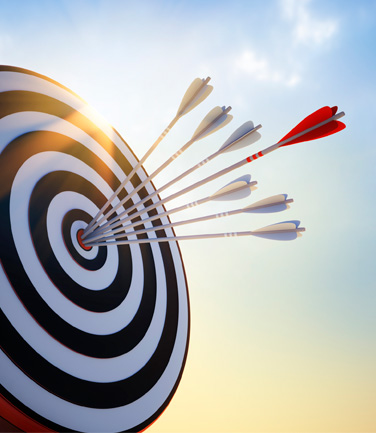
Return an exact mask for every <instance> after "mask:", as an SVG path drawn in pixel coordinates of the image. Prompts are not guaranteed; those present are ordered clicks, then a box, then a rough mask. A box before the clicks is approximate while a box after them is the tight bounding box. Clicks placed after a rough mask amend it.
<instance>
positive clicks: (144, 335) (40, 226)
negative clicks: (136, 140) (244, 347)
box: [0, 67, 189, 432]
mask: <svg viewBox="0 0 376 433" xmlns="http://www.w3.org/2000/svg"><path fill="white" fill-rule="evenodd" d="M136 163H137V160H136V158H135V156H134V154H133V153H132V151H131V150H130V149H129V147H128V146H127V144H126V143H125V142H124V141H123V140H122V139H121V138H120V136H119V135H118V134H117V133H116V131H114V130H113V129H112V128H111V127H109V126H108V125H107V124H106V123H105V122H104V121H103V120H102V119H100V118H99V116H98V115H96V114H95V113H94V112H93V111H92V110H91V109H90V108H89V107H88V106H87V104H86V103H85V102H83V101H82V100H81V99H80V98H79V97H78V96H76V95H75V94H73V93H72V92H70V91H69V90H68V89H66V88H64V87H63V86H61V85H59V84H58V83H56V82H53V81H52V80H49V79H47V78H45V77H43V76H40V75H38V74H35V73H33V72H30V71H26V70H22V69H18V68H12V67H0V177H1V180H0V192H1V193H0V223H1V229H0V233H1V238H0V258H1V266H0V287H1V290H0V305H1V312H0V322H1V324H0V326H1V330H2V331H1V337H0V346H1V350H0V378H1V388H0V394H1V396H2V397H4V398H5V399H6V400H8V401H9V402H10V403H11V404H12V405H13V406H15V407H16V408H17V409H18V410H19V412H20V416H23V415H24V416H27V417H31V418H32V419H34V420H35V421H36V422H38V423H39V424H41V425H43V426H45V427H46V428H48V429H50V430H55V431H61V430H71V431H82V432H94V431H102V432H103V431H109V432H110V431H111V432H119V431H136V430H141V429H144V428H145V427H147V426H148V425H149V424H150V423H152V422H153V421H154V420H155V419H156V418H157V417H158V416H159V415H160V414H161V412H162V411H163V410H164V409H165V407H166V406H167V404H168V403H169V401H170V400H171V398H172V396H173V394H174V392H175V390H176V388H177V385H178V383H179V381H180V378H181V374H182V371H183V368H184V363H185V359H186V355H187V348H188V337H189V303H188V295H187V287H186V280H185V274H184V267H183V263H182V259H181V255H180V251H179V249H178V246H177V244H176V243H174V242H169V243H166V242H164V243H160V244H157V243H151V244H142V245H131V246H126V245H123V246H108V247H94V248H92V249H90V250H85V249H83V248H82V247H81V246H80V244H79V242H78V240H77V232H78V231H79V230H80V229H82V228H84V227H85V226H86V224H88V222H89V221H90V220H91V219H92V218H93V217H94V216H95V214H96V213H97V212H98V210H99V209H100V208H101V207H102V206H103V204H104V203H105V202H106V200H107V199H108V198H109V197H110V196H111V194H112V193H113V191H114V190H115V189H116V188H117V187H118V185H119V183H120V181H122V180H123V179H124V178H125V176H126V174H127V173H129V172H130V171H131V169H132V167H133V166H134V165H135V164H136ZM145 178H146V173H145V172H144V170H143V169H140V170H138V172H137V175H135V176H134V178H133V179H132V182H130V183H128V185H127V187H126V188H127V191H128V192H130V191H132V189H133V188H134V187H135V185H137V184H139V183H140V182H141V181H143V180H144V179H145ZM152 191H153V185H151V184H149V185H148V186H147V187H146V188H144V189H142V190H141V191H140V192H139V194H137V195H135V196H134V197H132V199H133V200H134V201H135V202H137V201H138V200H139V199H140V198H143V197H145V196H146V195H147V194H149V193H150V192H152ZM125 194H126V192H125V191H123V192H122V193H121V194H120V195H119V199H122V198H123V197H125ZM117 203H118V200H114V202H113V204H114V205H115V204H117ZM132 203H133V201H132ZM132 203H130V202H128V203H125V206H124V207H121V208H119V209H118V210H117V212H118V213H120V212H122V211H124V209H126V208H128V207H129V206H130V205H131V204H132ZM149 204H150V202H146V203H145V206H148V205H149ZM161 211H162V208H161ZM153 212H156V211H153ZM147 217H148V215H146V216H145V217H144V218H147ZM164 218H165V217H164ZM161 222H162V223H167V222H168V221H167V220H165V221H164V219H163V218H162V219H161ZM141 223H142V221H141V222H140V224H141ZM156 223H158V221H157V222H154V224H156ZM159 223H160V222H159ZM148 224H150V223H145V226H146V227H147V226H149V227H150V225H148ZM169 230H170V229H168V230H166V232H165V233H163V232H158V235H159V236H165V235H166V234H167V235H168V236H169V235H170V236H172V235H173V233H172V231H169ZM141 236H156V234H155V233H150V234H149V235H141ZM0 415H1V416H3V417H4V418H6V414H3V413H0Z"/></svg>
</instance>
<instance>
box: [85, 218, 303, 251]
mask: <svg viewBox="0 0 376 433" xmlns="http://www.w3.org/2000/svg"><path fill="white" fill-rule="evenodd" d="M299 224H300V222H299V221H288V222H283V223H278V224H274V225H271V226H267V227H263V228H261V229H258V230H254V231H246V232H230V233H208V234H202V235H187V236H171V237H159V238H158V237H151V238H144V239H123V240H120V241H108V242H107V241H98V242H90V243H87V245H88V246H111V245H129V244H145V243H146V244H148V243H151V242H170V241H184V240H195V239H215V238H228V237H230V238H232V237H241V236H257V237H262V238H265V239H272V240H278V241H291V240H294V239H296V238H297V237H299V236H301V232H304V231H305V228H303V227H298V226H299Z"/></svg>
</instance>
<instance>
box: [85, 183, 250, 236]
mask: <svg viewBox="0 0 376 433" xmlns="http://www.w3.org/2000/svg"><path fill="white" fill-rule="evenodd" d="M256 185H257V182H256V181H253V182H251V176H250V175H245V176H242V177H240V178H238V179H235V180H234V181H232V182H230V183H229V184H228V185H225V186H224V187H222V188H221V189H219V190H218V191H216V192H215V193H214V194H212V195H209V196H207V197H204V198H201V199H199V200H195V201H192V202H190V203H187V204H184V205H182V206H179V207H176V208H174V209H171V210H169V211H166V212H163V213H158V214H157V215H154V216H151V217H149V218H145V219H142V220H141V221H136V222H133V223H131V222H129V220H127V221H121V224H120V225H121V227H119V228H115V226H114V227H112V226H110V227H105V228H102V227H100V228H99V229H98V230H96V231H95V233H91V234H90V235H89V236H88V237H87V238H86V239H85V240H84V243H85V242H86V241H87V242H90V241H92V240H97V239H101V238H103V237H105V236H109V235H114V234H117V233H120V232H124V230H128V229H131V228H133V227H136V226H138V225H140V224H146V223H148V222H151V221H154V220H156V219H160V218H163V217H164V216H167V215H172V214H174V213H177V212H180V211H183V210H186V209H190V208H192V207H196V206H199V205H201V204H204V203H207V202H209V201H217V200H238V199H241V198H245V197H248V196H249V195H250V194H251V192H252V191H254V190H255V189H257V187H256ZM159 204H161V203H159ZM138 216H139V215H137V213H134V214H132V215H130V219H134V218H137V217H138ZM126 222H128V224H127V225H125V226H124V225H123V224H125V223H126ZM118 226H119V224H117V225H116V227H118Z"/></svg>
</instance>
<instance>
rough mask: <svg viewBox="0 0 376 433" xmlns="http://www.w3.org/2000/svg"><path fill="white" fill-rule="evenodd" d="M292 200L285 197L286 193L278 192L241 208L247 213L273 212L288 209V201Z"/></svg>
mask: <svg viewBox="0 0 376 433" xmlns="http://www.w3.org/2000/svg"><path fill="white" fill-rule="evenodd" d="M293 201H294V200H293V199H292V198H290V199H287V194H278V195H273V196H271V197H268V198H265V199H263V200H259V201H257V202H256V203H253V204H251V205H250V206H247V207H245V208H243V212H247V213H274V212H282V211H284V210H286V209H289V208H290V206H289V205H288V204H289V203H292V202H293Z"/></svg>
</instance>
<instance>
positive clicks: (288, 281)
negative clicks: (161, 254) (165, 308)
mask: <svg viewBox="0 0 376 433" xmlns="http://www.w3.org/2000/svg"><path fill="white" fill-rule="evenodd" d="M375 44H376V2H375V1H370V0H359V1H356V2H352V1H339V0H333V1H330V2H328V1H321V0H276V1H261V0H255V1H236V0H235V1H231V2H228V1H163V0H157V1H142V2H131V1H120V0H118V1H115V0H106V1H97V0H92V1H88V0H87V1H77V0H75V1H73V0H66V1H40V0H34V1H26V0H24V1H21V0H14V1H12V2H9V1H4V0H0V59H1V64H8V65H13V66H19V67H23V68H26V69H31V70H34V71H36V72H39V73H41V74H44V75H47V76H49V77H51V78H53V79H55V80H57V81H59V82H61V83H62V84H64V85H65V86H67V87H69V88H70V89H72V90H73V91H74V92H76V93H78V94H79V95H80V96H81V97H83V98H84V99H85V100H87V101H88V102H89V103H90V104H91V105H92V106H93V107H94V108H95V109H96V110H97V111H98V112H99V113H100V114H102V115H103V116H104V117H105V118H106V119H107V120H108V121H109V123H111V124H112V125H113V126H114V127H115V128H116V129H117V130H118V131H119V132H120V134H121V135H122V136H123V137H124V139H125V140H126V141H127V142H128V143H129V145H130V146H131V147H132V149H133V150H134V152H135V153H136V154H137V155H138V156H139V157H141V156H142V155H143V154H144V153H145V151H146V150H147V149H148V148H149V146H150V145H151V144H152V143H153V142H154V140H155V139H156V138H157V137H158V135H159V134H160V133H161V132H162V131H163V129H164V128H165V126H166V125H167V124H168V123H169V121H170V120H171V118H172V117H173V116H174V114H175V110H176V109H177V107H178V104H179V103H180V98H181V97H182V95H183V94H184V91H185V89H186V88H187V86H188V85H189V83H190V82H191V81H192V80H193V79H194V78H196V77H206V76H211V77H212V84H213V86H214V91H213V93H212V95H210V97H209V98H208V100H207V101H205V103H203V104H202V105H201V106H199V107H198V108H197V109H196V110H195V111H194V112H192V113H191V114H189V115H187V116H186V117H185V118H184V119H182V120H181V122H180V123H179V124H178V125H177V126H176V127H175V128H174V130H173V131H172V132H171V133H170V134H169V136H168V137H167V138H166V140H165V142H164V143H163V144H162V145H161V146H160V149H159V150H158V152H156V154H155V156H153V158H152V159H151V160H150V161H148V162H147V164H145V165H146V168H147V170H148V171H149V172H150V171H151V170H152V169H153V168H156V167H157V166H158V165H159V164H160V163H161V162H163V161H164V160H165V159H166V158H167V157H169V156H170V155H171V154H172V153H173V152H174V151H176V150H177V149H178V148H179V147H180V145H182V144H184V142H185V141H187V140H188V139H189V138H190V135H191V134H192V132H193V131H194V129H195V128H196V126H197V125H198V123H199V122H200V121H201V119H202V118H203V117H204V116H205V114H206V113H207V112H208V111H209V110H210V109H211V108H212V107H214V106H215V105H220V106H222V105H231V106H232V107H233V110H232V114H233V115H234V120H233V121H232V123H231V125H230V126H227V127H226V128H225V129H223V130H222V131H220V132H218V133H217V134H215V135H213V136H211V137H209V138H208V139H206V140H205V141H202V142H199V143H200V144H198V145H197V146H196V147H192V149H190V150H189V151H187V154H186V155H184V156H182V157H181V161H180V160H179V161H177V162H176V165H174V166H173V167H171V169H170V170H167V171H166V173H165V174H164V175H163V176H161V177H160V179H156V181H155V183H156V184H157V185H162V184H163V183H164V181H165V180H168V179H169V178H170V177H171V176H173V175H174V174H175V173H178V172H180V171H182V170H183V169H185V168H188V167H190V165H191V164H193V163H194V162H195V161H197V162H198V161H199V160H201V159H202V158H204V157H205V156H206V155H208V154H209V153H212V152H213V151H214V150H215V149H216V147H217V146H219V145H221V144H222V142H223V141H225V140H226V139H227V137H228V136H229V135H230V134H231V132H232V131H233V130H234V129H235V128H236V127H238V126H239V125H240V124H242V123H243V122H245V121H247V120H250V119H251V120H253V121H254V122H255V124H258V123H261V124H262V125H263V128H262V130H261V131H260V132H261V133H262V140H261V141H260V142H258V143H256V144H255V145H253V148H252V149H251V150H249V149H246V150H243V151H241V152H240V153H239V154H234V155H232V154H231V155H229V157H228V160H226V161H224V160H223V159H222V160H221V161H218V162H216V163H214V164H213V165H212V166H211V167H209V168H206V167H205V169H203V171H202V173H200V174H197V177H195V178H194V179H195V180H197V179H199V178H201V177H204V176H206V175H208V174H209V173H211V172H214V171H217V170H219V169H220V168H223V167H224V166H225V165H227V164H230V163H233V162H236V161H238V160H240V159H242V158H244V157H245V156H247V155H248V154H249V153H254V152H255V151H256V150H261V149H262V148H264V147H267V146H269V145H271V144H273V143H274V142H276V141H278V140H279V139H280V138H281V137H282V136H283V135H285V133H286V132H287V131H288V130H289V129H291V127H293V126H294V125H295V124H296V123H297V122H299V121H300V120H301V119H302V118H303V117H305V116H306V115H308V114H309V113H311V112H312V111H314V110H316V109H318V108H320V107H321V106H324V105H338V106H339V109H340V110H343V111H345V113H346V117H345V118H344V122H345V123H346V125H347V128H346V130H345V131H342V132H340V133H339V134H337V135H335V136H332V137H328V138H327V139H323V140H320V141H318V142H311V143H305V144H301V145H296V146H292V147H291V148H290V147H288V148H286V149H283V150H280V151H278V152H275V154H273V155H270V157H268V158H264V159H262V160H260V161H256V162H255V163H254V166H252V167H247V168H246V170H240V171H239V173H236V174H232V175H230V176H228V177H226V179H223V180H218V182H217V183H215V184H213V185H211V186H208V187H206V188H204V189H202V190H201V192H200V195H199V197H201V196H203V195H204V194H205V192H212V191H213V189H216V188H217V187H218V188H219V187H221V186H222V185H223V184H225V183H226V182H229V181H231V180H232V179H233V178H234V177H237V176H241V175H243V174H246V173H251V174H252V178H253V179H254V180H257V181H258V182H259V189H258V190H257V191H256V192H255V193H254V194H253V196H254V200H258V199H262V198H264V197H267V196H269V195H272V194H278V193H288V194H289V196H291V197H293V198H294V200H295V203H294V204H293V206H292V208H291V210H289V211H288V213H287V212H286V214H285V215H284V214H281V215H276V216H262V217H261V216H260V217H256V218H254V219H253V220H252V221H249V218H244V217H236V218H234V219H233V220H226V221H220V222H218V225H216V226H210V225H202V226H201V227H195V228H194V227H192V228H184V229H180V230H177V232H178V233H179V234H180V233H181V234H185V233H188V232H189V231H191V232H192V231H201V232H204V231H207V230H210V229H212V230H214V231H221V230H225V231H236V230H239V231H240V230H248V229H252V228H258V227H261V226H263V225H267V224H271V223H274V222H278V221H282V220H289V219H299V220H301V221H302V226H304V227H306V228H307V231H306V233H305V234H304V236H303V237H302V238H301V239H298V240H296V241H295V242H291V243H273V242H268V241H263V240H260V239H252V240H249V239H248V240H245V239H225V240H221V241H201V242H200V243H195V244H194V243H191V244H182V245H181V248H182V253H183V258H184V263H185V266H186V272H187V277H188V284H189V290H190V297H191V311H192V334H191V346H190V354H189V357H188V362H187V367H186V371H185V374H184V376H183V380H182V383H181V386H180V387H179V389H178V392H177V395H176V397H175V398H174V399H173V401H172V403H171V404H170V407H169V408H168V409H167V411H166V413H165V414H164V415H163V416H162V417H161V419H160V420H158V421H157V422H156V423H155V424H154V425H153V426H152V428H151V429H150V431H156V432H157V431H181V432H183V431H184V432H185V431H186V432H189V431H202V432H204V431H205V432H209V431H223V432H227V431H242V432H261V431H265V432H271V431H274V432H284V431H304V432H306V431H307V432H308V431H328V432H329V431H330V432H342V431H343V432H344V431H361V432H371V431H376V416H375V414H374V407H375V403H376V371H375V365H376V362H375V361H376V349H375V337H376V319H375V317H376V315H375V308H376V282H375V281H376V271H375V241H376V231H375V214H376V203H375V191H376V170H375V160H376V151H375V144H374V131H373V129H374V121H375V117H376V110H375V96H376V85H375V72H376V68H375V62H376V56H375ZM180 143H181V144H180ZM205 170H206V171H205ZM189 182H190V181H189ZM193 198H198V196H197V194H196V195H192V199H193ZM246 204H248V202H243V203H241V206H242V205H246ZM222 206H224V207H225V209H223V208H219V207H218V205H216V206H214V205H213V206H212V207H211V206H207V207H206V208H204V209H200V210H197V211H196V212H197V213H192V215H202V214H206V213H210V212H217V211H221V210H227V209H230V208H234V204H223V205H222ZM226 206H227V207H226ZM187 216H188V215H187ZM176 219H178V218H176ZM203 257H205V260H203Z"/></svg>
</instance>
